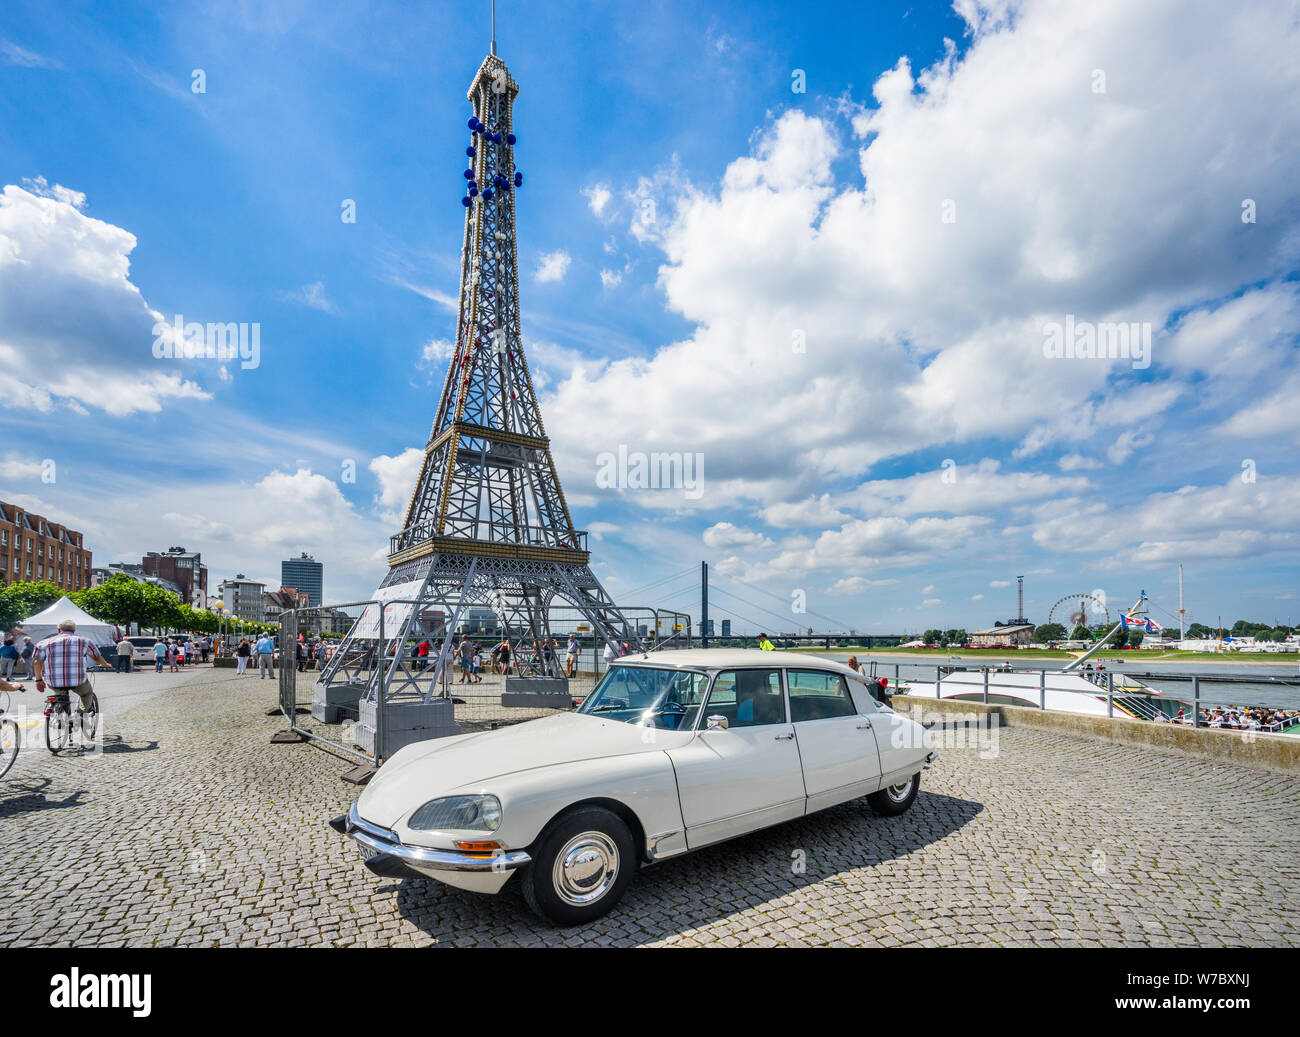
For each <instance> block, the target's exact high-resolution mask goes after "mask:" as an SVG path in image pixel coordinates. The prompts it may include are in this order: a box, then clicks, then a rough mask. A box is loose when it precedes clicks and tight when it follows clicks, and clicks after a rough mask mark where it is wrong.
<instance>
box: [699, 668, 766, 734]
mask: <svg viewBox="0 0 1300 1037" xmlns="http://www.w3.org/2000/svg"><path fill="white" fill-rule="evenodd" d="M703 716H704V717H706V718H707V717H711V716H724V717H726V718H727V725H728V726H729V727H761V726H763V725H765V724H784V723H785V698H784V696H783V695H782V694H781V671H780V670H723V671H722V672H720V673H719V674H718V675H717V677H715V678H714V680H713V690H712V691H711V692H709V701H708V704H707V705H706V706H705V707H704V710H703Z"/></svg>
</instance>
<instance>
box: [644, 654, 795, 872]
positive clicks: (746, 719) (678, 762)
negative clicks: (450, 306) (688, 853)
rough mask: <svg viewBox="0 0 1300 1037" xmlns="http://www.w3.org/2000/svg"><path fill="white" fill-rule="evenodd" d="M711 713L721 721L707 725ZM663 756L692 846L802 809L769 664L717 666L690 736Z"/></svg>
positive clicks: (781, 700) (789, 737)
mask: <svg viewBox="0 0 1300 1037" xmlns="http://www.w3.org/2000/svg"><path fill="white" fill-rule="evenodd" d="M711 716H720V717H725V718H726V721H727V727H726V728H725V729H724V728H714V729H708V727H707V724H708V718H709V717H711ZM668 755H669V757H670V758H671V759H672V761H673V767H674V768H675V769H676V771H677V790H678V795H679V796H680V798H681V804H682V819H683V821H684V822H685V824H686V842H687V845H688V846H689V847H690V848H691V849H692V850H694V849H697V848H698V847H700V846H707V845H708V844H709V843H715V842H718V841H719V840H722V839H729V838H731V837H732V836H735V835H741V834H743V833H744V832H750V831H753V830H754V829H757V828H763V827H765V826H767V825H772V824H777V823H778V822H781V821H788V820H790V819H791V818H795V817H801V816H802V815H803V812H804V800H805V793H804V786H803V768H802V766H801V764H800V760H799V747H798V745H797V744H796V743H795V737H794V728H793V726H791V724H790V723H789V721H788V719H787V717H786V706H785V695H784V693H783V690H782V686H781V671H780V669H779V668H777V667H765V668H761V669H737V670H722V671H720V672H719V673H718V674H717V675H716V676H715V677H714V679H713V684H712V686H711V687H710V689H709V697H708V700H707V701H706V702H705V705H704V709H703V710H702V711H701V715H700V719H699V730H698V731H697V733H696V736H695V738H694V739H692V740H691V741H690V742H689V743H688V744H687V745H684V746H681V747H680V748H676V749H669V750H668Z"/></svg>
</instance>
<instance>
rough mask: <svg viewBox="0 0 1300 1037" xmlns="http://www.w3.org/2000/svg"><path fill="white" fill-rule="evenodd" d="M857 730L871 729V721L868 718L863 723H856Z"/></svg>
mask: <svg viewBox="0 0 1300 1037" xmlns="http://www.w3.org/2000/svg"><path fill="white" fill-rule="evenodd" d="M858 730H859V731H870V730H871V721H870V720H868V721H867V722H866V723H864V724H859V725H858Z"/></svg>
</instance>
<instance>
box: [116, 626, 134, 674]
mask: <svg viewBox="0 0 1300 1037" xmlns="http://www.w3.org/2000/svg"><path fill="white" fill-rule="evenodd" d="M134 651H135V645H133V644H132V643H131V641H130V639H129V638H128V637H127V636H126V635H125V634H123V635H122V640H120V641H119V642H118V643H117V672H118V673H122V672H123V671H125V672H126V673H130V672H131V653H132V652H134Z"/></svg>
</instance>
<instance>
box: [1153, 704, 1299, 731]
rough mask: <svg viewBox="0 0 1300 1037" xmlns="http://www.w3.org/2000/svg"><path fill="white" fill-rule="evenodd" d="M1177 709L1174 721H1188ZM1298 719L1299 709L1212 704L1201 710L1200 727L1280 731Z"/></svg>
mask: <svg viewBox="0 0 1300 1037" xmlns="http://www.w3.org/2000/svg"><path fill="white" fill-rule="evenodd" d="M1182 717H1183V711H1182V710H1181V709H1180V710H1179V711H1178V716H1177V717H1175V718H1174V721H1175V723H1183V724H1185V723H1189V721H1188V720H1186V719H1180V718H1182ZM1297 721H1300V710H1296V709H1273V708H1271V707H1269V706H1212V707H1206V708H1204V709H1202V710H1201V726H1202V727H1224V728H1227V729H1228V730H1230V731H1270V730H1272V731H1281V730H1283V729H1284V728H1287V727H1290V726H1291V725H1292V724H1294V723H1296V722H1297Z"/></svg>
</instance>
